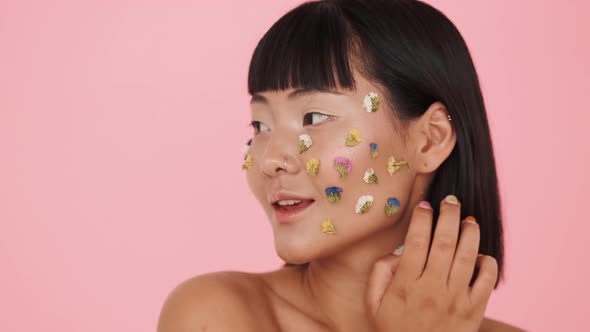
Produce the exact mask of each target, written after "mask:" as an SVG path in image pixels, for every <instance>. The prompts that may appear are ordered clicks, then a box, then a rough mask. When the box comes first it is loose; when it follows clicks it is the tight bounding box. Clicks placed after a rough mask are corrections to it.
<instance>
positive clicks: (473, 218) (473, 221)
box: [465, 216, 477, 224]
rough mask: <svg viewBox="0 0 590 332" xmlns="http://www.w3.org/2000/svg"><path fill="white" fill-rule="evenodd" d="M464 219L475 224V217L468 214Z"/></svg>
mask: <svg viewBox="0 0 590 332" xmlns="http://www.w3.org/2000/svg"><path fill="white" fill-rule="evenodd" d="M465 221H468V222H472V223H475V224H477V220H475V217H473V216H468V217H467V218H465Z"/></svg>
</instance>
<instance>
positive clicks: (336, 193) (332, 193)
mask: <svg viewBox="0 0 590 332" xmlns="http://www.w3.org/2000/svg"><path fill="white" fill-rule="evenodd" d="M326 197H327V198H328V201H329V202H330V203H332V204H336V203H338V202H340V199H342V188H340V187H328V188H326Z"/></svg>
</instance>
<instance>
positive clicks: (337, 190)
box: [326, 187, 342, 195]
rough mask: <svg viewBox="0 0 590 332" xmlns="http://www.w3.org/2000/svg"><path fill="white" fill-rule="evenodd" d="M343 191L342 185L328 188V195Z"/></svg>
mask: <svg viewBox="0 0 590 332" xmlns="http://www.w3.org/2000/svg"><path fill="white" fill-rule="evenodd" d="M341 192H342V188H340V187H328V188H326V195H334V194H337V193H341Z"/></svg>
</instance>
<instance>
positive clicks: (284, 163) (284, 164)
mask: <svg viewBox="0 0 590 332" xmlns="http://www.w3.org/2000/svg"><path fill="white" fill-rule="evenodd" d="M283 167H284V168H285V170H286V169H287V158H285V161H284V162H283Z"/></svg>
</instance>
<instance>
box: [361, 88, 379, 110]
mask: <svg viewBox="0 0 590 332" xmlns="http://www.w3.org/2000/svg"><path fill="white" fill-rule="evenodd" d="M377 97H378V96H377V94H376V93H375V92H369V94H368V95H366V96H365V99H363V107H364V108H365V109H366V110H367V112H375V111H376V109H374V108H373V103H374V100H377V101H378V99H377Z"/></svg>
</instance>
